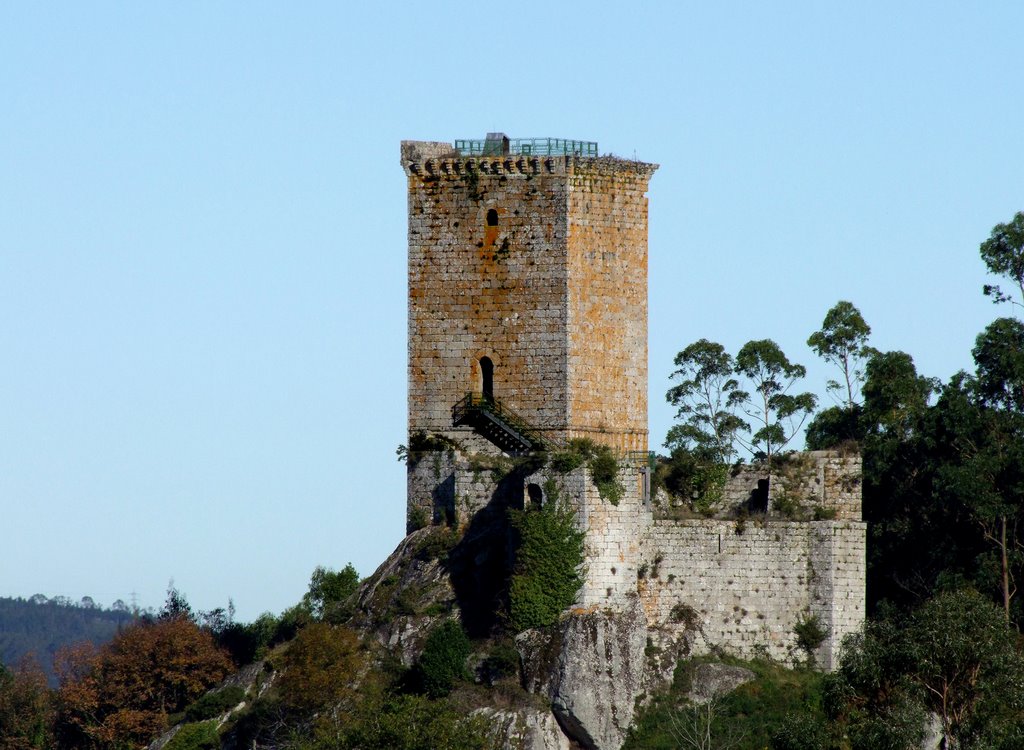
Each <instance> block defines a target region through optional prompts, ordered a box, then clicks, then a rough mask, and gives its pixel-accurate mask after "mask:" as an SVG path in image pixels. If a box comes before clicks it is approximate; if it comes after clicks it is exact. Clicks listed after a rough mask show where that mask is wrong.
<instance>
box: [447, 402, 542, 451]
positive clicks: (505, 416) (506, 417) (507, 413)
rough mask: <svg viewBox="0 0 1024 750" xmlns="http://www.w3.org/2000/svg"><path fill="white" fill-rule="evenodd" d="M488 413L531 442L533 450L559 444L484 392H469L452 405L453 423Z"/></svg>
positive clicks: (461, 422)
mask: <svg viewBox="0 0 1024 750" xmlns="http://www.w3.org/2000/svg"><path fill="white" fill-rule="evenodd" d="M479 415H488V416H490V417H491V418H492V420H491V421H494V422H498V423H499V424H500V425H502V426H504V427H505V428H506V429H507V430H509V431H510V432H511V433H513V436H515V437H518V438H520V439H521V440H522V441H523V442H526V443H529V444H530V449H531V450H548V449H549V448H555V447H558V444H557V443H556V442H555V441H553V440H551V438H549V437H546V436H545V435H543V434H541V432H540V431H538V430H537V429H536V428H534V427H533V426H531V425H530V423H529V422H527V421H526V420H525V419H524V418H523V417H521V416H519V415H518V414H516V413H515V412H514V411H512V409H510V408H508V407H507V406H505V405H504V404H502V403H501V401H499V400H498V399H496V398H493V397H489V396H485V395H484V394H482V393H467V394H466V395H465V396H463V397H462V398H461V399H459V402H458V403H457V404H455V406H453V407H452V424H453V425H460V424H466V423H467V422H469V421H470V420H472V419H473V418H474V417H475V416H479Z"/></svg>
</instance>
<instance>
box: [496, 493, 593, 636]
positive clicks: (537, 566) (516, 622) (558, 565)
mask: <svg viewBox="0 0 1024 750" xmlns="http://www.w3.org/2000/svg"><path fill="white" fill-rule="evenodd" d="M509 515H510V519H509V520H510V522H511V524H512V527H513V528H514V529H515V530H516V532H518V534H519V547H518V549H517V550H516V555H515V566H514V568H513V574H512V580H511V583H510V586H509V622H510V624H511V626H512V628H513V629H514V630H515V632H517V633H518V632H521V631H523V630H528V629H529V628H536V627H543V626H545V625H551V624H552V623H554V622H555V621H557V620H558V615H559V613H561V611H562V610H564V609H565V608H566V607H569V606H571V605H572V603H573V602H574V601H575V600H576V594H577V593H578V592H579V590H580V586H582V585H583V578H582V576H581V574H580V567H581V566H582V565H583V532H581V531H580V530H579V529H577V528H576V519H575V517H574V515H573V513H572V511H571V510H569V509H568V508H566V507H565V506H564V505H562V504H560V503H557V502H547V503H545V504H544V506H543V507H542V508H540V509H539V510H536V509H531V510H524V511H511V512H510V514H509Z"/></svg>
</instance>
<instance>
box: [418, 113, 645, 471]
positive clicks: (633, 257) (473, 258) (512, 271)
mask: <svg viewBox="0 0 1024 750" xmlns="http://www.w3.org/2000/svg"><path fill="white" fill-rule="evenodd" d="M402 167H403V168H404V169H405V172H406V174H407V176H408V200H409V206H408V211H409V433H410V436H412V435H414V434H415V433H417V432H419V431H423V432H426V433H434V434H443V435H449V436H451V437H455V438H458V439H460V440H477V442H478V444H479V445H480V446H484V445H487V446H490V447H496V448H497V449H499V450H501V451H504V452H507V453H523V452H529V451H531V450H535V449H537V448H539V447H543V446H545V445H549V446H550V445H558V444H560V443H564V441H566V440H568V439H570V438H576V437H588V438H591V439H593V440H594V441H596V442H599V443H606V444H608V445H611V446H613V447H614V448H616V449H618V450H620V451H645V450H647V198H646V192H647V185H648V181H649V180H650V178H651V175H652V174H653V173H654V171H655V170H656V169H657V165H654V164H645V163H642V162H636V161H628V160H625V159H618V158H614V157H599V156H598V155H597V144H596V143H588V142H582V141H565V140H560V139H529V140H526V139H524V140H510V139H508V138H507V137H505V136H504V135H503V134H500V133H499V134H490V135H488V137H487V138H486V139H485V140H481V141H456V142H455V144H454V145H452V144H448V143H429V142H419V141H405V142H403V143H402ZM480 438H484V439H485V440H484V441H482V442H481V440H480Z"/></svg>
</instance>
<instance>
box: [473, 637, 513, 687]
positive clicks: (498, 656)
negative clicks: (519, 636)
mask: <svg viewBox="0 0 1024 750" xmlns="http://www.w3.org/2000/svg"><path fill="white" fill-rule="evenodd" d="M481 667H482V668H481V672H482V673H483V676H484V679H485V680H487V683H488V684H490V685H493V684H494V682H495V681H496V680H500V679H502V678H505V677H515V676H516V675H518V674H519V652H518V651H516V649H515V647H514V646H512V645H511V644H509V643H504V642H501V643H497V644H495V646H494V648H492V649H491V653H490V654H488V655H487V658H486V659H484V662H483V664H482V665H481Z"/></svg>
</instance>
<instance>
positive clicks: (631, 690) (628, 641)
mask: <svg viewBox="0 0 1024 750" xmlns="http://www.w3.org/2000/svg"><path fill="white" fill-rule="evenodd" d="M560 630H561V647H560V649H559V653H558V657H557V660H556V661H555V664H554V669H553V671H552V673H551V676H550V683H549V685H548V690H549V697H550V699H551V707H552V711H553V712H554V714H555V717H556V718H557V719H558V723H559V724H560V725H561V727H562V729H563V731H565V733H566V734H567V735H568V736H569V737H570V738H571V739H573V740H575V741H576V742H578V743H579V744H580V745H582V746H583V747H585V748H587V749H588V750H618V748H620V747H621V746H622V742H623V740H624V739H625V736H626V732H627V731H628V730H629V725H630V723H631V722H632V720H633V708H634V705H635V703H636V699H637V698H638V697H639V696H640V694H641V693H642V692H643V683H644V647H645V645H646V642H647V625H646V622H645V620H644V617H643V611H642V610H641V608H640V605H639V603H636V604H634V606H633V607H632V608H630V609H628V610H627V611H625V612H589V613H585V614H573V615H570V616H569V617H568V618H567V619H566V620H565V621H563V623H562V626H561V628H560Z"/></svg>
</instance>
